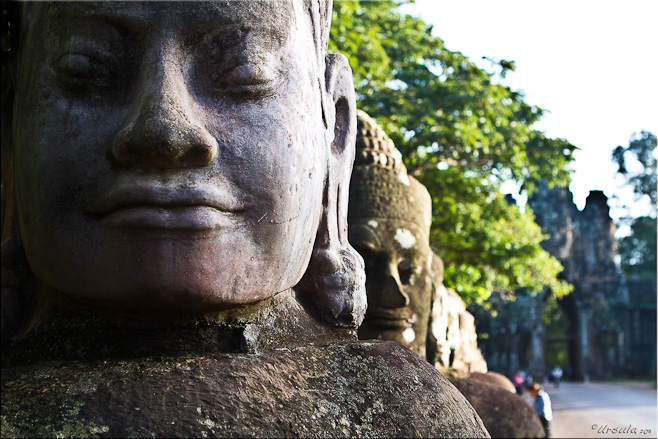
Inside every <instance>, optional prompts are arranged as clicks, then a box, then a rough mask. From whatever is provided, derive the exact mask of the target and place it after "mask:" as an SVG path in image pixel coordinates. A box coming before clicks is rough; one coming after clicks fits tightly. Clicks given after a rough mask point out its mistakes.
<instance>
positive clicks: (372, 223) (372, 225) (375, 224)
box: [368, 220, 379, 229]
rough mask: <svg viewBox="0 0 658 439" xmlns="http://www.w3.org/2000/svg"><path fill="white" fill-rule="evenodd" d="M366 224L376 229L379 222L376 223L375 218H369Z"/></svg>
mask: <svg viewBox="0 0 658 439" xmlns="http://www.w3.org/2000/svg"><path fill="white" fill-rule="evenodd" d="M368 225H369V226H370V227H372V228H373V229H376V228H377V226H378V225H379V223H378V222H377V221H375V220H370V221H368Z"/></svg>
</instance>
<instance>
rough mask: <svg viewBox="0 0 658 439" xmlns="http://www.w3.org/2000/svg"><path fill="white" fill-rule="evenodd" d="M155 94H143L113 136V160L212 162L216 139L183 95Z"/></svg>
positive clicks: (160, 164) (173, 164)
mask: <svg viewBox="0 0 658 439" xmlns="http://www.w3.org/2000/svg"><path fill="white" fill-rule="evenodd" d="M158 94H159V95H160V96H157V95H158ZM179 94H180V93H179ZM155 95H156V96H149V97H145V98H143V102H142V105H140V106H139V107H138V109H137V111H136V112H135V113H136V114H135V115H134V117H133V118H132V119H131V120H130V121H129V122H128V123H127V124H126V126H125V127H124V128H123V129H122V130H121V131H120V132H119V133H118V134H117V136H116V137H115V139H114V142H113V144H112V155H113V156H114V159H115V160H116V161H117V163H118V164H120V165H122V166H145V167H152V168H158V169H168V168H179V167H205V166H208V165H210V164H211V163H213V161H214V160H215V159H216V157H217V152H218V145H217V140H215V138H214V137H213V136H212V135H211V134H210V133H209V132H208V131H207V130H206V129H205V128H204V127H203V125H202V124H201V122H200V121H199V120H198V118H197V117H196V116H195V115H194V113H193V111H192V110H191V108H189V105H187V104H186V102H185V101H186V99H185V98H186V96H179V95H177V94H175V93H172V92H171V91H169V92H168V93H156V94H155Z"/></svg>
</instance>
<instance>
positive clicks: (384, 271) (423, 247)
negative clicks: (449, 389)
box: [348, 111, 433, 357]
mask: <svg viewBox="0 0 658 439" xmlns="http://www.w3.org/2000/svg"><path fill="white" fill-rule="evenodd" d="M357 127H358V132H357V152H356V155H357V159H356V163H355V166H354V170H353V172H352V181H351V185H350V199H349V211H348V222H349V240H350V243H351V244H352V245H353V246H354V248H355V249H356V250H357V251H358V252H359V254H361V256H362V257H363V258H364V261H365V267H366V292H367V296H368V310H367V312H366V317H365V319H364V322H363V324H362V325H361V327H360V328H359V337H360V338H362V339H377V338H379V339H385V340H395V341H398V342H399V343H401V344H403V345H404V346H407V347H409V348H410V349H412V350H414V351H415V352H417V353H418V354H419V355H420V356H422V357H425V355H426V354H425V344H426V339H427V327H428V322H429V317H430V307H431V294H432V281H433V279H432V271H431V268H432V267H431V263H432V252H431V250H430V246H429V228H430V223H431V217H432V211H431V207H432V203H431V199H430V196H429V193H428V192H427V189H425V187H424V186H423V185H421V184H420V183H419V182H418V181H417V180H416V179H414V178H413V177H409V176H408V175H407V171H406V168H405V167H404V165H403V164H402V161H401V160H402V157H401V155H400V152H399V151H398V150H397V149H396V148H395V146H394V145H393V142H392V141H391V139H390V138H388V136H387V135H386V134H385V133H384V132H383V131H382V129H381V128H380V127H379V126H378V125H377V124H376V123H375V122H374V120H373V119H371V118H370V117H369V116H368V115H367V114H365V113H364V112H362V111H359V112H358V124H357Z"/></svg>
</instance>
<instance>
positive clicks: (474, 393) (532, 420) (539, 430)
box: [449, 378, 545, 438]
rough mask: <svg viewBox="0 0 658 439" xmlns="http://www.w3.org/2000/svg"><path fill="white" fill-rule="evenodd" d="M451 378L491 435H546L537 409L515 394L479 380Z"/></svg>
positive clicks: (513, 436)
mask: <svg viewBox="0 0 658 439" xmlns="http://www.w3.org/2000/svg"><path fill="white" fill-rule="evenodd" d="M449 380H450V382H451V383H452V384H453V385H454V386H455V387H457V389H459V391H460V392H461V393H462V394H463V395H464V396H465V397H466V399H467V400H468V401H469V402H470V403H471V404H472V405H473V408H475V410H476V411H477V413H478V415H480V418H481V419H482V422H484V425H485V427H487V430H488V431H489V434H490V435H491V437H493V438H543V437H545V433H544V429H543V427H542V425H541V422H540V421H539V418H538V417H537V415H536V414H535V411H534V409H533V408H532V407H531V406H530V404H528V403H527V402H526V401H525V400H524V399H523V398H521V397H520V396H518V395H516V394H515V393H510V392H508V391H507V390H506V389H504V388H503V387H501V386H498V385H494V384H489V383H485V382H482V381H478V380H476V379H461V378H449Z"/></svg>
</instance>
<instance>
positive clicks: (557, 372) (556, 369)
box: [551, 364, 562, 389]
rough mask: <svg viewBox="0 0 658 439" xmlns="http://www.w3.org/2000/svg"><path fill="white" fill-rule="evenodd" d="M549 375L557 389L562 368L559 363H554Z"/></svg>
mask: <svg viewBox="0 0 658 439" xmlns="http://www.w3.org/2000/svg"><path fill="white" fill-rule="evenodd" d="M551 377H552V378H553V385H554V386H555V388H556V389H557V388H558V387H560V380H561V379H562V368H561V367H560V365H559V364H558V365H556V366H555V367H554V368H553V370H552V371H551Z"/></svg>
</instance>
